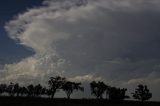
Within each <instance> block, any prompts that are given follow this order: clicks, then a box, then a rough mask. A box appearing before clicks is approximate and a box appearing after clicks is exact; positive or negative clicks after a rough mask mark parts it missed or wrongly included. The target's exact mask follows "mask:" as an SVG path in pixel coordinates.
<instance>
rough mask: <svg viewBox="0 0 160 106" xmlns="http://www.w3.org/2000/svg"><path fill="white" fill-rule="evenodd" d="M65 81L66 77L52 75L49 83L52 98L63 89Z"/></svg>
mask: <svg viewBox="0 0 160 106" xmlns="http://www.w3.org/2000/svg"><path fill="white" fill-rule="evenodd" d="M64 83H65V78H63V77H60V76H57V77H50V79H49V81H48V84H49V91H48V92H49V93H51V98H52V99H53V98H54V95H55V93H56V91H57V90H58V89H61V88H62V86H63V84H64Z"/></svg>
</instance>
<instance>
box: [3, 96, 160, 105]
mask: <svg viewBox="0 0 160 106" xmlns="http://www.w3.org/2000/svg"><path fill="white" fill-rule="evenodd" d="M0 106H160V102H146V103H144V104H143V105H142V104H141V103H140V102H135V101H124V102H117V103H113V102H108V101H106V100H94V99H71V100H67V99H54V100H51V99H44V98H11V97H1V98H0Z"/></svg>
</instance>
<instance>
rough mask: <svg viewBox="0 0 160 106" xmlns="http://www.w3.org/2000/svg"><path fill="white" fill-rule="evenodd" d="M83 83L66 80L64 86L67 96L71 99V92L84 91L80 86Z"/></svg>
mask: <svg viewBox="0 0 160 106" xmlns="http://www.w3.org/2000/svg"><path fill="white" fill-rule="evenodd" d="M80 85H81V83H76V82H70V81H66V82H65V83H64V85H63V86H62V89H63V91H65V93H66V95H67V98H68V99H70V96H71V94H72V93H73V91H74V90H77V91H78V90H80V91H84V88H83V87H81V86H80Z"/></svg>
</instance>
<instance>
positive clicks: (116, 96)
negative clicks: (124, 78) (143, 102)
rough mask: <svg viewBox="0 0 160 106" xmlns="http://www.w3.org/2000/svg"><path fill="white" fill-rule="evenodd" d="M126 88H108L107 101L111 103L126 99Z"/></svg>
mask: <svg viewBox="0 0 160 106" xmlns="http://www.w3.org/2000/svg"><path fill="white" fill-rule="evenodd" d="M126 91H127V89H126V88H122V89H121V88H116V87H110V88H109V90H108V95H109V100H111V101H121V100H124V99H125V98H128V97H129V96H126Z"/></svg>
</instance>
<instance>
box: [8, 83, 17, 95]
mask: <svg viewBox="0 0 160 106" xmlns="http://www.w3.org/2000/svg"><path fill="white" fill-rule="evenodd" d="M6 92H7V93H8V94H9V95H10V96H14V94H15V92H14V84H13V83H12V82H11V83H10V84H9V85H8V87H7V90H6Z"/></svg>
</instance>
